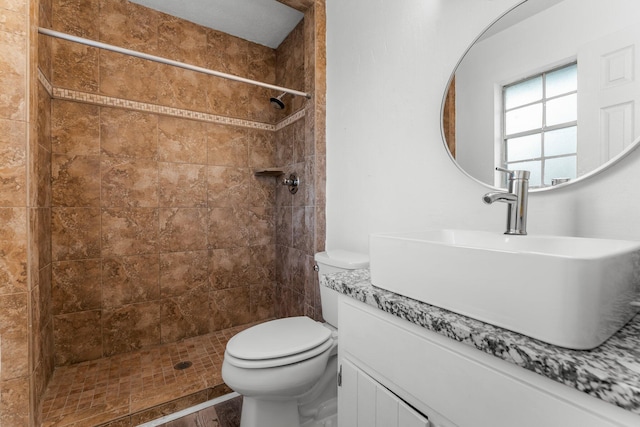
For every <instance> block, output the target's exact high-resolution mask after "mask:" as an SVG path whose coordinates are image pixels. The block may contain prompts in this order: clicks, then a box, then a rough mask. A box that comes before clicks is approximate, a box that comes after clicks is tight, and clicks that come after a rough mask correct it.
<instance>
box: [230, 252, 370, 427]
mask: <svg viewBox="0 0 640 427" xmlns="http://www.w3.org/2000/svg"><path fill="white" fill-rule="evenodd" d="M315 260H316V263H317V265H318V267H319V271H318V273H319V274H320V275H323V274H328V273H335V272H339V271H346V270H353V269H358V268H367V267H369V259H368V257H367V256H366V255H362V254H358V253H354V252H348V251H343V250H335V251H326V252H320V253H317V254H316V256H315ZM320 298H321V301H322V313H323V317H324V319H325V320H326V322H327V323H319V322H316V321H314V320H312V319H310V318H308V317H304V316H301V317H288V318H284V319H277V320H272V321H269V322H265V323H262V324H260V325H256V326H253V327H251V328H249V329H246V330H244V331H242V332H240V333H238V334H237V335H235V336H234V337H233V338H231V339H230V340H229V342H228V343H227V350H226V351H225V353H224V362H223V364H222V379H223V380H224V382H225V383H226V384H227V385H228V386H229V387H231V388H232V389H233V390H235V391H236V392H238V393H240V394H242V395H243V396H244V399H243V404H242V417H241V421H240V427H301V426H303V427H307V426H309V427H315V426H316V425H320V424H318V423H314V420H323V419H327V418H331V417H332V416H333V417H334V418H335V414H336V408H337V401H336V397H337V383H336V376H337V353H338V348H337V346H338V334H337V330H336V327H337V325H338V293H337V292H335V291H333V290H331V289H329V288H327V287H325V286H320ZM323 425H326V424H323ZM328 425H335V424H328Z"/></svg>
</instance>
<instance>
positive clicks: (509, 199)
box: [482, 191, 518, 205]
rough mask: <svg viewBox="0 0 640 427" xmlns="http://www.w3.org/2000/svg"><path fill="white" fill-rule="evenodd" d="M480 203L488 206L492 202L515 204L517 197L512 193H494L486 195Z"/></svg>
mask: <svg viewBox="0 0 640 427" xmlns="http://www.w3.org/2000/svg"><path fill="white" fill-rule="evenodd" d="M482 201H483V202H485V203H486V204H488V205H490V204H492V203H494V202H505V203H515V202H517V201H518V196H516V195H515V194H513V193H505V192H503V191H494V192H491V193H487V194H485V195H484V197H483V198H482Z"/></svg>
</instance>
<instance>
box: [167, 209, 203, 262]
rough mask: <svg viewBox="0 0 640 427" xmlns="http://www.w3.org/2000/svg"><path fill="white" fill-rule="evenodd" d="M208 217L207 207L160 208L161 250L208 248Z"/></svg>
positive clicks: (176, 250)
mask: <svg viewBox="0 0 640 427" xmlns="http://www.w3.org/2000/svg"><path fill="white" fill-rule="evenodd" d="M207 219H208V212H207V209H206V208H160V209H159V225H160V231H159V238H158V241H159V249H160V251H161V252H178V251H193V250H203V249H207Z"/></svg>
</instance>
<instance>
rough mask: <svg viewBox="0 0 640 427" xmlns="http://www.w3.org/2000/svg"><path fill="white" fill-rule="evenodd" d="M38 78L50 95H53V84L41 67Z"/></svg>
mask: <svg viewBox="0 0 640 427" xmlns="http://www.w3.org/2000/svg"><path fill="white" fill-rule="evenodd" d="M38 80H39V81H40V83H42V86H44V88H45V89H46V90H47V92H48V93H49V96H51V97H53V86H52V85H51V83H50V82H49V80H47V77H46V76H45V75H44V73H43V72H42V70H40V68H38Z"/></svg>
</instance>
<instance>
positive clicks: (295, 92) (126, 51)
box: [38, 27, 311, 98]
mask: <svg viewBox="0 0 640 427" xmlns="http://www.w3.org/2000/svg"><path fill="white" fill-rule="evenodd" d="M38 32H39V33H40V34H44V35H47V36H51V37H56V38H59V39H63V40H68V41H72V42H76V43H81V44H84V45H87V46H92V47H97V48H100V49H105V50H110V51H112V52H117V53H122V54H124V55H130V56H135V57H137V58H142V59H147V60H149V61H154V62H159V63H161V64H167V65H173V66H175V67H180V68H184V69H186V70H191V71H196V72H199V73H204V74H208V75H210V76H216V77H222V78H223V79H229V80H235V81H237V82H242V83H247V84H250V85H255V86H260V87H264V88H267V89H273V90H277V91H279V92H286V93H289V94H292V95H297V96H304V97H305V98H311V95H309V94H308V93H306V92H301V91H298V90H294V89H288V88H286V87H281V86H276V85H272V84H269V83H264V82H259V81H257V80H251V79H245V78H244V77H240V76H235V75H233V74H227V73H222V72H220V71H215V70H210V69H208V68H203V67H198V66H196V65H191V64H186V63H184V62H180V61H174V60H172V59H167V58H163V57H161V56H155V55H149V54H148V53H144V52H138V51H135V50H131V49H125V48H122V47H118V46H114V45H111V44H107V43H101V42H97V41H94V40H90V39H85V38H82V37H77V36H72V35H70V34H66V33H61V32H59V31H54V30H50V29H48V28H42V27H40V28H38Z"/></svg>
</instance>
